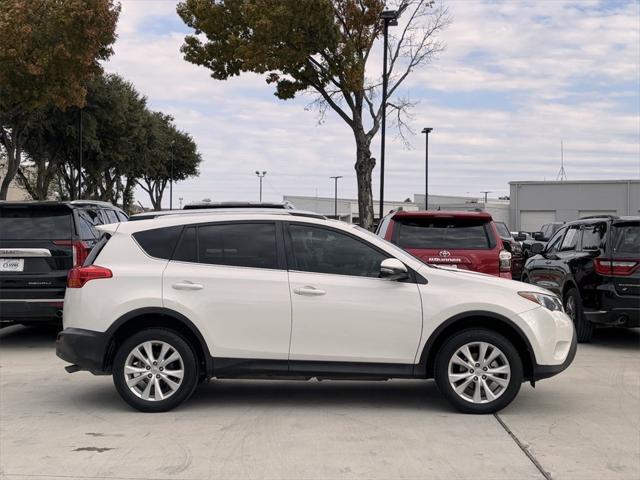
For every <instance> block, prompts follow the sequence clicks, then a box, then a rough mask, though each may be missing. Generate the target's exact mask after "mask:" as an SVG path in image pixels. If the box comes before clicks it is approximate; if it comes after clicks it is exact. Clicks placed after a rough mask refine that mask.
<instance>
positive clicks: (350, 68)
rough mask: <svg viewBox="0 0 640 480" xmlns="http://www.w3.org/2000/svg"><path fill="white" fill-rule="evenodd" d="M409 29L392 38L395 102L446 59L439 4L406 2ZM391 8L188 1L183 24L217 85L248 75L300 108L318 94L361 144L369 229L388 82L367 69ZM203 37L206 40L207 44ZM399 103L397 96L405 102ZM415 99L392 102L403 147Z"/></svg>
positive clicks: (366, 1)
mask: <svg viewBox="0 0 640 480" xmlns="http://www.w3.org/2000/svg"><path fill="white" fill-rule="evenodd" d="M386 7H388V8H397V9H399V10H405V13H404V14H403V20H402V26H401V27H399V28H398V29H397V32H395V36H393V35H394V31H391V34H392V37H391V41H390V45H389V67H388V72H387V74H388V79H389V90H388V99H392V98H393V97H394V94H397V90H398V88H399V87H400V85H401V84H402V83H403V82H404V80H405V79H406V78H407V77H408V76H409V74H410V73H411V72H412V71H414V70H415V69H417V68H418V67H420V66H421V65H423V64H425V63H427V62H428V61H429V60H430V59H432V58H433V56H434V55H435V54H437V53H438V52H440V51H441V50H442V49H443V45H442V44H441V43H440V42H439V41H438V40H437V39H436V36H437V34H438V32H439V31H440V30H442V29H443V28H444V27H445V26H446V25H447V24H448V22H449V19H448V15H447V11H446V9H443V8H439V7H434V2H433V1H425V0H398V1H397V2H394V3H393V4H392V5H387V6H386ZM384 9H385V2H384V0H334V1H330V0H295V1H294V0H284V1H283V0H219V1H216V2H212V1H210V0H184V1H183V2H182V3H180V4H179V5H178V14H179V15H180V16H181V18H182V19H183V21H184V22H185V23H186V24H187V25H188V26H190V27H191V28H193V29H194V30H195V35H189V36H187V37H186V39H185V43H184V45H183V47H182V51H183V53H184V55H185V58H186V60H187V61H189V62H192V63H194V64H197V65H202V66H205V67H207V68H209V69H210V70H211V76H212V77H213V78H215V79H218V80H226V79H228V78H229V77H232V76H235V75H240V74H241V73H242V72H255V73H259V74H266V80H267V83H273V84H275V88H276V92H275V95H276V96H277V97H278V98H280V99H282V100H286V99H291V98H293V97H295V96H296V94H298V93H299V92H304V91H311V92H315V93H316V94H317V98H316V101H315V102H313V103H314V104H315V105H316V106H317V107H318V108H319V109H320V114H321V116H322V115H324V113H325V112H326V111H327V109H329V108H331V109H332V110H334V111H335V112H336V113H337V114H338V115H339V117H340V118H341V119H342V120H343V121H344V122H345V123H346V124H347V126H348V127H349V129H350V130H351V131H352V134H353V136H354V140H355V144H356V161H355V170H356V176H357V182H358V206H359V209H360V223H361V225H362V226H363V227H365V228H371V226H372V225H373V195H372V189H371V174H372V172H373V168H374V167H375V164H376V161H375V159H374V158H373V157H372V156H371V141H372V139H373V138H374V136H375V135H376V133H377V132H378V129H379V128H380V122H381V118H382V105H381V102H380V95H379V87H380V85H381V81H380V79H379V78H377V77H374V78H368V77H367V75H366V70H367V62H368V60H369V59H370V54H371V52H372V49H373V46H374V43H375V42H376V40H377V39H378V38H379V37H380V36H381V33H382V30H383V25H382V22H381V20H380V14H381V12H382V11H383V10H384ZM203 37H206V39H205V38H203ZM396 97H397V95H396ZM411 106H412V104H411V102H410V101H409V100H407V99H403V98H396V99H395V100H388V108H389V109H390V114H392V115H393V117H394V118H395V122H396V124H397V126H398V128H399V129H400V134H401V135H402V136H403V138H404V133H405V132H406V127H407V124H406V121H405V120H406V117H405V114H406V111H407V109H409V108H410V107H411Z"/></svg>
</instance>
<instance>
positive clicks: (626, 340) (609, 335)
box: [590, 328, 640, 351]
mask: <svg viewBox="0 0 640 480" xmlns="http://www.w3.org/2000/svg"><path fill="white" fill-rule="evenodd" d="M590 345H591V346H593V347H596V348H616V349H619V350H629V351H634V350H635V351H637V350H638V348H639V347H640V328H597V329H596V330H595V332H594V335H593V340H592V341H591V343H590Z"/></svg>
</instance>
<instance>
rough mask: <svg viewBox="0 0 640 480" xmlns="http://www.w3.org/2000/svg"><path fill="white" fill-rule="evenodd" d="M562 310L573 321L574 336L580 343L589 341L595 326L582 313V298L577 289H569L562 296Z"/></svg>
mask: <svg viewBox="0 0 640 480" xmlns="http://www.w3.org/2000/svg"><path fill="white" fill-rule="evenodd" d="M564 310H565V312H567V315H569V317H570V318H571V320H572V321H573V325H574V326H575V328H576V337H577V339H578V342H580V343H589V342H590V341H591V339H592V338H593V331H594V330H595V327H594V326H593V323H591V322H590V321H589V320H587V318H586V317H585V315H584V310H583V308H582V299H581V298H580V294H579V293H578V290H576V289H575V288H571V289H569V291H568V292H567V293H566V294H565V296H564Z"/></svg>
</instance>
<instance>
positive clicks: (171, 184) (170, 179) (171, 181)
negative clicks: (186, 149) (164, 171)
mask: <svg viewBox="0 0 640 480" xmlns="http://www.w3.org/2000/svg"><path fill="white" fill-rule="evenodd" d="M175 143H176V141H175V140H171V176H170V177H169V210H173V161H174V158H173V157H175V154H174V153H173V145H174V144H175Z"/></svg>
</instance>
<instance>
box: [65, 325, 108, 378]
mask: <svg viewBox="0 0 640 480" xmlns="http://www.w3.org/2000/svg"><path fill="white" fill-rule="evenodd" d="M109 344H110V341H109V336H108V335H107V334H106V333H104V332H94V331H93V330H84V329H82V328H65V329H64V330H63V331H61V332H60V333H58V338H57V340H56V355H57V356H58V357H60V358H61V359H63V360H65V361H67V362H69V363H72V364H74V365H77V366H78V367H80V370H88V371H89V372H91V373H93V374H94V375H105V374H108V373H110V372H108V371H107V369H106V368H105V364H106V362H105V360H106V358H107V353H108V351H109Z"/></svg>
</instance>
